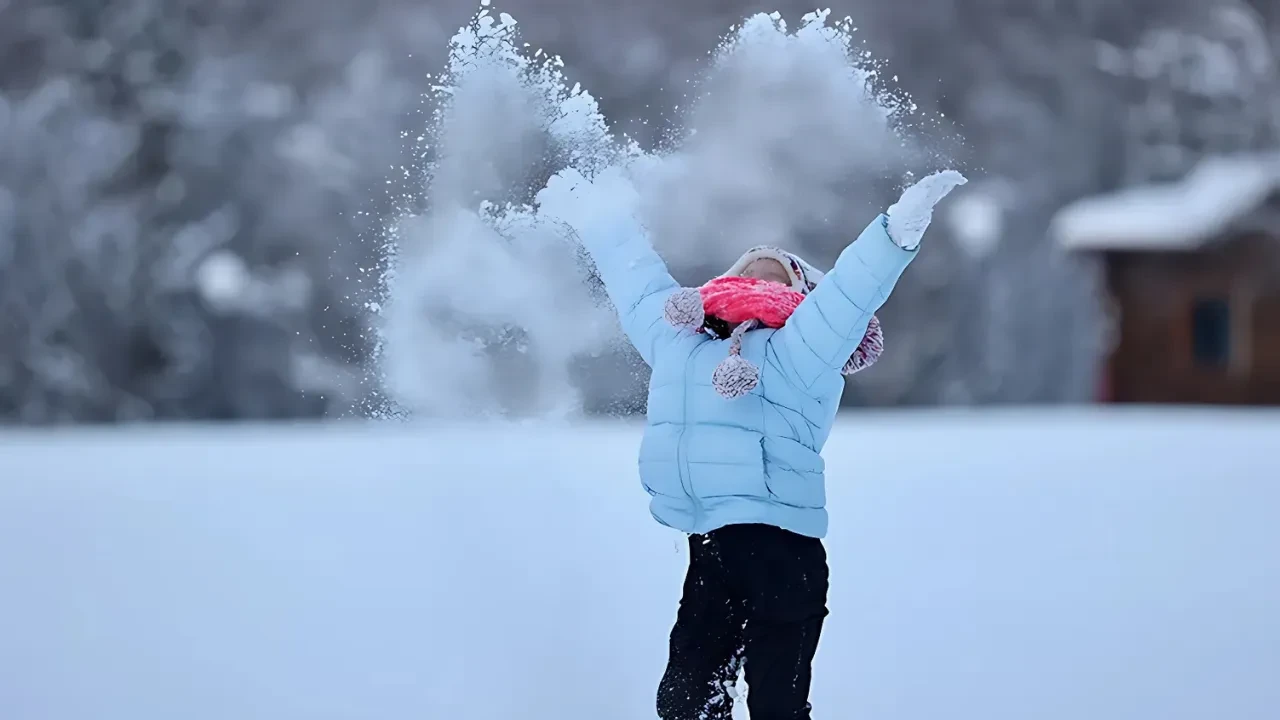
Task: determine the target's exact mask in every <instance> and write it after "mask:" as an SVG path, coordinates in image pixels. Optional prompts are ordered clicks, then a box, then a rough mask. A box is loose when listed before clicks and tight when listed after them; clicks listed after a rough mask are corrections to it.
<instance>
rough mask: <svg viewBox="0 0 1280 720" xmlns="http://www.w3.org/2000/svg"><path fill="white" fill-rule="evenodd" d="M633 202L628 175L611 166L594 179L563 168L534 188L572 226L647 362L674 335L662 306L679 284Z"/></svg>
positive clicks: (542, 201) (545, 205) (549, 210)
mask: <svg viewBox="0 0 1280 720" xmlns="http://www.w3.org/2000/svg"><path fill="white" fill-rule="evenodd" d="M638 201H639V198H638V196H637V195H636V192H635V189H634V188H633V187H632V186H631V184H630V182H629V181H628V180H627V178H626V177H625V176H624V175H623V174H622V173H621V171H618V170H613V169H610V170H607V171H605V172H603V173H601V174H600V175H598V176H597V177H595V178H594V179H593V180H587V179H586V178H585V177H583V176H582V175H581V174H580V173H578V172H577V171H576V170H565V171H562V172H560V173H558V174H557V175H556V176H554V177H552V178H551V181H550V182H548V184H547V190H546V191H544V192H543V193H539V203H540V205H541V206H542V210H543V211H544V212H546V213H548V214H549V215H553V216H557V217H560V218H561V219H562V220H564V221H565V222H567V223H568V224H569V225H570V226H571V227H573V228H574V230H575V232H576V233H577V235H578V240H579V241H580V242H581V243H582V245H583V247H584V248H586V250H587V252H588V253H590V255H591V259H592V260H594V261H595V265H596V272H597V273H599V275H600V280H601V281H602V282H603V283H604V287H605V291H606V292H607V293H608V295H609V300H610V301H612V302H613V306H614V308H615V309H616V310H617V312H618V319H619V321H620V322H621V324H622V330H623V332H625V333H626V334H627V338H628V339H629V340H630V341H631V344H632V345H635V347H636V350H638V351H639V352H640V357H642V358H644V361H645V362H646V363H648V364H649V365H650V366H652V365H653V358H654V354H655V352H656V350H657V348H658V346H659V345H660V344H661V343H662V342H664V341H665V340H668V339H671V338H674V337H676V335H677V334H678V331H677V330H676V328H674V327H673V326H672V325H671V324H670V323H668V322H666V320H664V319H663V315H662V311H663V306H664V304H665V303H666V300H667V297H668V296H669V295H670V294H671V293H672V292H674V291H675V290H677V289H679V287H680V286H679V285H678V284H677V283H676V281H675V280H674V279H673V278H672V277H671V273H670V272H668V270H667V265H666V263H665V262H663V261H662V258H661V257H659V255H658V253H657V252H656V251H655V250H654V249H653V245H652V243H650V241H649V234H648V232H647V231H646V230H645V228H644V226H643V225H641V224H640V221H639V220H638V219H637V218H636V208H637V205H638V204H639V203H638Z"/></svg>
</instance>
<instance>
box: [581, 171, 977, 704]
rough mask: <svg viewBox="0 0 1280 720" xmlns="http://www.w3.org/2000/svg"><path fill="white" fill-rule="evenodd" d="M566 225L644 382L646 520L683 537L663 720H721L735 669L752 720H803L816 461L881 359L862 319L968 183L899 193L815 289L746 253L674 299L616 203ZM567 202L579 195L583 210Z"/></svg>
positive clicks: (601, 200) (817, 534)
mask: <svg viewBox="0 0 1280 720" xmlns="http://www.w3.org/2000/svg"><path fill="white" fill-rule="evenodd" d="M607 182H608V180H607V179H605V178H597V180H596V181H595V183H586V182H585V181H582V183H580V184H582V185H584V186H586V187H583V188H582V190H583V191H585V192H587V193H588V194H590V195H591V197H589V198H586V199H585V202H586V203H587V204H588V206H590V207H591V208H592V209H593V213H594V219H588V220H586V221H585V222H578V223H574V224H575V225H576V226H577V229H578V232H579V236H580V239H581V240H582V243H583V245H584V246H585V247H586V249H587V250H588V251H589V252H590V253H591V255H592V257H593V259H594V260H595V263H596V268H597V271H598V272H599V274H600V277H601V279H602V280H603V282H604V285H605V289H606V291H607V292H608V295H609V297H610V299H611V300H612V302H613V304H614V307H615V308H616V309H617V311H618V315H619V318H620V320H621V323H622V327H623V330H624V332H626V334H627V336H628V338H629V339H630V340H631V342H632V343H633V344H634V345H635V347H636V349H637V350H639V352H640V355H641V357H642V358H643V359H644V361H645V362H646V363H648V364H649V366H650V367H651V368H652V370H653V373H652V377H651V379H650V381H649V403H648V423H647V425H646V428H645V433H644V438H643V440H642V442H641V446H640V477H641V481H642V483H643V485H644V488H645V489H646V490H647V491H648V493H649V495H650V496H651V497H652V500H651V503H650V511H651V513H652V514H653V517H654V519H656V520H657V521H658V522H659V523H662V524H663V525H667V526H669V527H672V528H675V529H676V530H680V531H682V532H685V533H688V534H689V553H690V555H689V569H688V574H687V576H686V578H685V582H684V595H683V597H682V599H681V601H680V608H679V611H678V613H677V617H676V622H675V627H674V629H673V630H672V631H671V638H670V656H669V659H668V665H667V669H666V673H665V674H664V676H663V678H662V682H661V684H660V686H659V690H658V715H659V716H660V717H661V718H662V719H663V720H695V719H697V720H702V719H706V720H729V718H730V717H731V710H732V708H731V700H730V698H729V697H728V694H727V688H728V687H729V686H731V685H732V683H733V682H734V681H735V680H736V677H737V672H738V669H739V667H740V665H741V666H742V667H743V669H744V670H745V673H746V679H747V685H748V689H749V694H748V696H747V706H748V710H749V712H750V715H751V718H752V720H809V717H810V715H809V713H810V706H809V685H810V668H811V663H812V660H813V657H814V653H815V652H816V650H817V647H818V636H819V634H820V632H821V630H822V623H823V619H824V618H825V617H826V615H827V607H826V600H827V558H826V550H825V548H824V547H823V544H822V538H823V537H824V536H825V535H826V532H827V512H826V510H825V508H824V506H825V490H824V480H823V469H824V465H823V460H822V457H821V456H820V454H819V453H820V452H821V450H822V446H823V444H824V443H825V442H826V440H827V436H828V435H829V434H830V432H831V426H832V424H833V422H834V421H835V417H836V410H837V408H838V406H839V402H840V396H841V394H842V391H843V389H844V378H843V375H844V374H850V373H852V372H856V371H857V370H859V369H861V368H862V367H866V366H867V365H869V364H870V363H871V362H874V360H875V357H876V356H877V355H878V354H879V345H880V340H879V331H878V323H877V322H876V321H875V317H874V315H873V313H875V311H876V310H877V309H879V308H880V306H881V305H882V304H883V303H884V302H885V300H887V299H888V297H889V294H890V292H892V290H893V287H894V285H895V283H896V282H897V280H898V278H899V277H900V276H901V275H902V273H903V271H904V270H905V269H906V267H907V265H908V264H910V263H911V261H912V259H913V258H914V257H915V256H916V252H917V248H918V246H919V241H920V238H921V237H922V236H923V234H924V230H925V228H926V227H927V226H928V224H929V221H930V218H931V216H932V208H933V206H934V205H935V204H936V203H937V202H938V201H939V200H941V199H942V198H943V197H944V196H945V195H946V194H947V193H948V192H950V190H951V189H952V188H953V187H955V186H956V185H959V184H962V183H963V182H964V178H963V177H962V176H960V175H959V174H958V173H955V172H951V171H948V172H944V173H938V174H935V175H932V176H929V177H928V178H925V179H924V180H922V181H921V182H920V183H917V184H916V185H914V186H912V187H911V188H908V190H907V191H906V192H905V193H903V197H902V199H901V200H900V201H899V202H898V204H896V205H895V206H894V207H892V208H890V210H889V214H888V215H881V216H880V217H878V218H876V220H875V221H873V222H872V223H871V224H870V225H869V226H868V227H867V228H866V229H865V230H864V231H863V232H862V233H861V235H859V237H858V239H857V240H856V241H854V242H853V243H852V244H851V245H849V246H848V247H847V248H845V250H844V251H843V252H842V253H841V254H840V257H839V259H838V260H837V261H836V265H835V269H834V270H832V271H831V273H830V274H828V275H827V276H826V277H825V278H824V277H823V276H822V274H821V273H819V272H818V271H817V270H815V269H814V268H813V267H812V266H810V265H809V264H808V263H806V262H804V261H803V260H801V259H800V258H799V257H797V256H796V255H794V254H792V253H789V252H786V251H782V250H778V249H774V248H756V249H754V250H752V251H749V252H748V253H747V254H746V255H744V256H743V257H742V259H740V260H739V261H738V262H737V263H735V264H734V266H733V267H732V268H731V269H730V270H729V272H728V273H726V276H725V277H722V278H718V279H717V280H713V281H712V282H710V283H708V284H707V285H705V286H703V287H702V288H701V289H699V290H692V289H682V288H680V287H679V286H678V285H677V283H676V282H675V280H673V279H672V278H671V275H670V274H669V273H668V272H667V268H666V265H665V264H664V263H663V261H662V259H661V258H660V257H659V256H658V255H657V253H656V252H654V250H653V248H652V247H651V245H650V243H649V241H648V238H647V237H646V235H645V233H644V231H643V229H642V228H641V227H640V226H639V224H638V222H636V221H635V219H634V217H633V216H632V214H631V213H630V211H629V207H621V208H620V207H618V206H617V205H616V202H617V201H616V199H615V198H616V196H617V194H618V193H619V192H624V189H623V188H622V184H620V183H615V186H614V187H613V188H612V190H611V191H608V192H600V191H598V190H599V188H598V187H597V188H594V189H595V190H597V192H591V190H592V189H593V188H591V187H590V186H591V185H596V186H599V185H601V184H603V183H607ZM579 196H580V197H581V194H579Z"/></svg>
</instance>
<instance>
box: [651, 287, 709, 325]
mask: <svg viewBox="0 0 1280 720" xmlns="http://www.w3.org/2000/svg"><path fill="white" fill-rule="evenodd" d="M662 315H663V317H665V318H666V319H667V322H669V323H671V324H672V325H673V326H675V327H676V328H679V329H681V330H688V331H689V332H696V331H697V330H698V328H700V327H702V323H703V322H704V321H705V320H706V319H707V316H706V313H705V312H704V311H703V309H702V293H700V292H698V289H697V288H680V289H679V290H677V291H675V292H673V293H671V294H670V295H668V296H667V303H666V306H665V307H664V308H663V311H662Z"/></svg>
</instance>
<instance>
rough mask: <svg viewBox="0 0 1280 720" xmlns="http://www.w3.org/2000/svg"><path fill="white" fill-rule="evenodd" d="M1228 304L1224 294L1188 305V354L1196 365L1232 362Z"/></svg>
mask: <svg viewBox="0 0 1280 720" xmlns="http://www.w3.org/2000/svg"><path fill="white" fill-rule="evenodd" d="M1231 341H1232V338H1231V303H1230V301H1229V300H1228V299H1227V298H1225V297H1213V298H1199V299H1197V300H1196V301H1195V303H1194V304H1192V306H1191V353H1192V357H1193V359H1194V360H1195V363H1196V365H1197V366H1199V367H1204V368H1213V369H1218V370H1226V369H1227V368H1228V367H1230V365H1231Z"/></svg>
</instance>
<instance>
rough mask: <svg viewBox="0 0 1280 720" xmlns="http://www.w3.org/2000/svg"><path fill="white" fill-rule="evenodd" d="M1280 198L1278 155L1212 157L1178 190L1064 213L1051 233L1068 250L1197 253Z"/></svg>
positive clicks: (1152, 188) (1132, 195)
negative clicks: (1270, 199) (1278, 194)
mask: <svg viewBox="0 0 1280 720" xmlns="http://www.w3.org/2000/svg"><path fill="white" fill-rule="evenodd" d="M1278 190H1280V154H1276V155H1249V156H1235V157H1214V158H1210V159H1207V160H1205V161H1203V162H1202V163H1200V164H1199V165H1198V166H1196V168H1195V169H1194V170H1192V171H1191V172H1190V173H1189V174H1188V175H1187V176H1186V177H1185V178H1183V179H1182V180H1180V181H1178V182H1171V183H1160V184H1154V185H1142V186H1137V187H1132V188H1127V189H1124V190H1121V191H1119V192H1115V193H1111V194H1108V195H1098V196H1094V197H1091V198H1085V199H1083V200H1080V201H1078V202H1075V203H1072V204H1071V205H1068V206H1067V207H1065V208H1063V209H1062V210H1061V211H1059V212H1058V214H1057V215H1056V216H1054V218H1053V223H1052V226H1051V229H1050V232H1051V233H1052V234H1053V236H1054V238H1055V239H1056V240H1057V241H1058V242H1059V243H1061V244H1062V246H1063V247H1065V248H1066V249H1068V250H1086V251H1087V250H1139V251H1140V250H1195V249H1197V248H1199V247H1201V246H1203V245H1204V244H1205V243H1207V242H1209V241H1210V240H1212V239H1213V238H1214V237H1215V236H1217V235H1219V234H1220V233H1221V232H1223V231H1224V230H1226V229H1228V228H1229V227H1230V226H1231V225H1232V224H1234V223H1235V222H1237V221H1238V220H1240V219H1241V218H1243V217H1244V216H1246V215H1248V214H1249V213H1251V212H1253V211H1254V210H1256V209H1258V208H1259V207H1260V206H1261V205H1263V204H1264V203H1265V202H1266V201H1267V199H1268V197H1270V196H1271V195H1272V193H1275V192H1276V191H1278Z"/></svg>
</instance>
